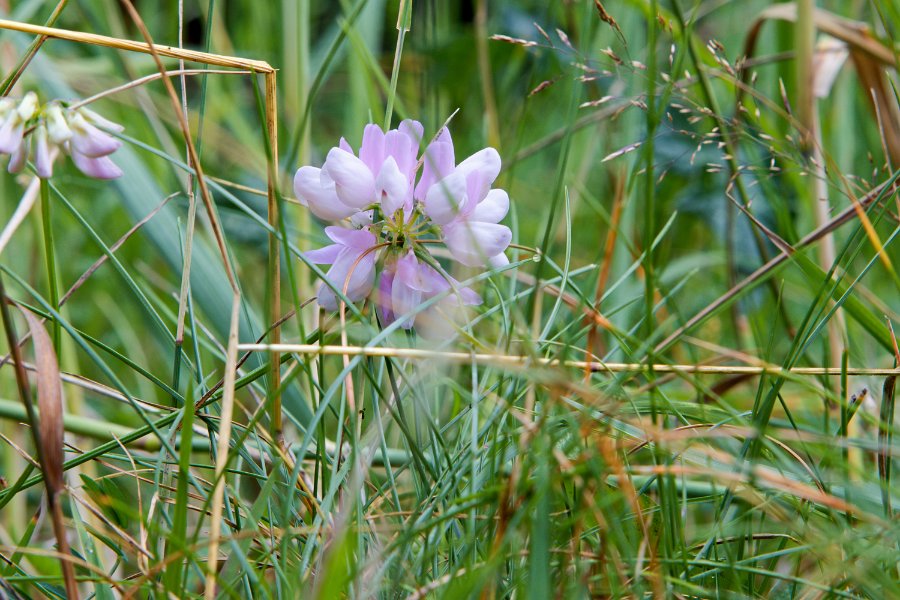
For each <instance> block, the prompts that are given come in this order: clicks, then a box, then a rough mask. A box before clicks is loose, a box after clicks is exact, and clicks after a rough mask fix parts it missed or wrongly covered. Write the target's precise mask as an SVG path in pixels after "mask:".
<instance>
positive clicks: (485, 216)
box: [294, 120, 512, 329]
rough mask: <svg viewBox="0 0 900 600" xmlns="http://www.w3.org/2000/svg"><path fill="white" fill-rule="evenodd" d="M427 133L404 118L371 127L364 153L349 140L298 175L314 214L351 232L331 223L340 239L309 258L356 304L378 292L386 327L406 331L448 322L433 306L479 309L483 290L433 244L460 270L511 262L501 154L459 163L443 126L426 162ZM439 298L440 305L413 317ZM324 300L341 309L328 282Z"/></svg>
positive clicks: (301, 195)
mask: <svg viewBox="0 0 900 600" xmlns="http://www.w3.org/2000/svg"><path fill="white" fill-rule="evenodd" d="M422 135H423V128H422V125H421V124H420V123H418V122H417V121H410V120H407V121H403V122H402V123H400V125H399V127H397V129H392V130H390V131H388V132H386V133H385V132H384V131H383V130H382V129H381V128H380V127H378V126H377V125H368V126H366V128H365V130H364V132H363V138H362V144H361V146H360V149H359V153H358V154H357V153H354V151H353V149H352V148H351V147H350V145H349V144H348V143H347V141H346V140H344V139H343V138H342V139H341V141H340V144H339V145H338V146H337V147H335V148H332V149H331V150H330V151H329V152H328V155H327V157H326V159H325V163H324V164H323V165H322V167H321V168H317V167H311V166H305V167H301V168H300V169H299V170H298V171H297V173H296V175H295V176H294V192H295V193H296V195H297V198H298V199H299V201H300V202H301V203H302V204H303V205H305V206H307V207H308V208H309V210H310V211H311V212H312V213H313V214H314V215H316V216H317V217H319V218H320V219H323V220H326V221H345V226H337V225H335V226H330V227H326V228H325V234H326V235H327V236H328V237H329V238H330V239H331V241H332V242H334V243H333V244H331V245H328V246H325V247H324V248H320V249H318V250H313V251H312V252H307V253H306V254H305V256H306V258H307V259H308V260H309V261H310V262H313V263H315V264H325V265H331V268H330V269H329V270H328V272H327V273H326V278H327V279H328V282H329V283H330V284H331V286H333V287H334V288H337V289H338V290H342V291H343V290H345V292H344V293H345V295H346V296H347V298H348V299H349V300H350V301H352V302H359V301H361V300H364V299H366V298H368V297H370V295H371V296H372V298H373V300H374V302H375V305H376V307H377V309H378V311H379V316H380V318H381V320H382V323H383V324H384V325H388V324H390V323H393V322H394V321H396V320H398V319H402V321H401V323H400V326H401V327H403V328H404V329H410V328H412V327H413V326H414V325H416V323H417V322H419V321H423V320H427V321H431V322H434V321H435V320H442V317H440V316H439V315H436V314H430V313H433V311H435V310H443V311H444V312H448V311H449V312H452V311H453V310H455V309H456V308H458V307H459V306H461V305H476V304H480V303H481V298H480V297H479V296H478V294H476V293H475V292H474V291H472V290H471V289H469V288H465V287H462V286H461V285H460V284H459V282H457V281H456V280H455V279H453V278H452V277H451V276H450V275H448V274H447V273H446V271H444V270H443V269H442V268H441V267H440V264H439V263H438V261H437V260H436V259H435V258H434V257H433V256H432V254H431V252H430V251H429V248H431V247H434V244H438V243H443V244H444V246H446V248H447V250H448V251H449V253H450V256H452V257H453V258H454V259H456V260H457V261H458V262H460V263H462V264H463V265H466V266H469V267H487V266H492V267H497V266H502V265H504V264H508V262H509V261H508V259H507V258H506V256H505V254H504V251H505V250H506V248H507V247H508V246H509V243H510V241H511V239H512V232H511V231H510V230H509V228H508V227H506V226H505V225H501V224H500V221H501V220H502V219H503V218H504V217H505V216H506V213H507V212H508V211H509V196H508V195H507V193H506V192H505V191H503V190H501V189H492V188H491V185H492V184H493V183H494V180H495V179H496V178H497V175H498V174H499V173H500V155H499V154H498V153H497V151H496V150H494V149H493V148H485V149H484V150H481V151H479V152H476V153H475V154H473V155H472V156H470V157H468V158H467V159H465V160H463V161H462V162H460V163H459V164H456V157H455V155H454V151H453V140H452V139H451V137H450V132H449V131H448V130H447V129H446V128H445V129H442V130H441V131H440V132H439V134H438V135H437V136H436V137H435V138H434V140H433V141H432V142H431V143H430V144H429V145H428V147H427V148H426V149H425V152H424V153H423V154H422V155H421V157H420V155H419V145H420V141H421V140H422ZM420 167H421V169H420ZM420 171H421V172H420ZM373 292H374V293H373ZM438 295H441V296H442V297H443V299H442V300H440V301H437V302H436V304H435V305H434V306H432V307H430V308H429V309H427V310H425V311H423V312H419V313H417V314H413V313H414V312H415V309H416V307H417V306H418V305H419V304H421V303H422V302H424V301H426V300H429V299H431V298H434V297H435V296H438ZM317 300H318V303H319V306H321V307H322V308H324V309H326V310H337V308H338V305H339V301H338V298H337V296H336V295H335V293H334V291H333V289H332V287H330V286H329V285H327V284H325V283H324V282H323V283H322V285H321V286H320V287H319V291H318V298H317Z"/></svg>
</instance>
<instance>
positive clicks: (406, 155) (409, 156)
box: [384, 129, 418, 178]
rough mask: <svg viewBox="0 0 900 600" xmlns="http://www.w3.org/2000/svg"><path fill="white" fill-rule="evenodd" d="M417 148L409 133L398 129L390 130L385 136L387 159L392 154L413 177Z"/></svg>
mask: <svg viewBox="0 0 900 600" xmlns="http://www.w3.org/2000/svg"><path fill="white" fill-rule="evenodd" d="M417 148H418V146H417V145H414V144H413V141H412V140H411V139H410V137H409V136H408V135H406V134H405V133H401V132H400V131H398V130H396V129H392V130H390V131H388V132H387V133H386V134H385V136H384V156H385V159H386V158H387V157H389V156H390V157H392V158H393V159H394V160H395V161H397V166H398V167H399V168H400V171H402V172H403V173H404V174H405V175H406V176H407V178H410V177H411V175H412V170H413V168H415V166H416V150H417Z"/></svg>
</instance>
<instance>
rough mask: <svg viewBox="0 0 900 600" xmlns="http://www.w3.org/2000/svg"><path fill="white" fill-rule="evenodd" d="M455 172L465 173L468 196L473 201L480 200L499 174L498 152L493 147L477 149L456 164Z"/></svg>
mask: <svg viewBox="0 0 900 600" xmlns="http://www.w3.org/2000/svg"><path fill="white" fill-rule="evenodd" d="M455 172H456V173H463V174H464V175H465V177H466V181H467V189H466V192H467V193H468V195H469V198H470V199H471V200H472V201H473V202H481V200H482V199H483V198H484V197H485V196H487V193H488V191H489V190H490V189H491V184H493V183H494V180H496V179H497V175H499V174H500V154H498V153H497V151H496V150H494V149H493V148H485V149H483V150H479V151H478V152H476V153H475V154H473V155H472V156H470V157H469V158H467V159H466V160H464V161H462V162H461V163H459V164H458V165H456V171H455Z"/></svg>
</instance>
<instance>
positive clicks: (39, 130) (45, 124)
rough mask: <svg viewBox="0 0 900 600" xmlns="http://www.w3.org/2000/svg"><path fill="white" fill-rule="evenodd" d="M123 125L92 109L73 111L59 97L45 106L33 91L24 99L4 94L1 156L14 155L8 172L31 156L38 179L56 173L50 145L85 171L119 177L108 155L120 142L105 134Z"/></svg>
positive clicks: (1, 100) (0, 112) (100, 176)
mask: <svg viewBox="0 0 900 600" xmlns="http://www.w3.org/2000/svg"><path fill="white" fill-rule="evenodd" d="M123 129H124V127H122V126H121V125H119V124H117V123H113V122H112V121H110V120H108V119H105V118H103V117H102V116H100V115H98V114H97V113H95V112H94V111H92V110H90V109H88V108H84V107H81V108H76V109H70V108H67V107H66V106H65V105H64V104H63V103H61V102H59V101H58V100H54V101H52V102H48V103H47V104H45V105H44V106H41V105H40V103H39V102H38V97H37V94H35V93H34V92H28V93H27V94H25V96H24V97H23V98H22V99H21V100H15V99H13V98H0V154H8V155H9V156H10V159H9V166H8V170H9V172H10V173H19V172H21V171H22V170H23V169H24V168H25V165H26V164H27V162H28V158H29V157H33V161H34V170H35V172H36V173H37V175H38V177H41V178H43V179H49V178H50V177H52V176H53V152H52V149H53V148H54V147H59V148H61V149H62V150H63V151H64V152H65V153H66V154H68V155H69V156H71V157H72V162H73V163H75V166H76V167H78V169H79V170H80V171H81V172H82V173H84V174H85V175H88V176H90V177H94V178H97V179H115V178H116V177H119V176H121V175H122V170H121V169H119V167H118V166H116V164H115V163H114V162H113V161H112V159H110V158H109V155H110V154H112V153H113V152H115V151H116V150H118V149H119V147H120V146H121V145H122V142H120V141H119V140H117V139H116V138H114V137H113V136H111V135H110V134H109V133H107V132H108V131H114V132H120V131H122V130H123Z"/></svg>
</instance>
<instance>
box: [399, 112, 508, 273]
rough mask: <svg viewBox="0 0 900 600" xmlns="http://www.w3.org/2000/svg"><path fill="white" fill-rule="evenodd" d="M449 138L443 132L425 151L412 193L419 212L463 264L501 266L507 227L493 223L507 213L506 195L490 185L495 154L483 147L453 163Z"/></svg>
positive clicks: (497, 169) (497, 163)
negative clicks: (437, 229) (420, 206)
mask: <svg viewBox="0 0 900 600" xmlns="http://www.w3.org/2000/svg"><path fill="white" fill-rule="evenodd" d="M453 161H454V158H453V142H452V140H451V139H450V134H449V132H446V130H445V131H443V132H441V134H440V135H439V136H438V138H437V139H436V140H435V141H434V142H432V143H431V144H430V145H429V147H428V150H426V152H425V160H424V165H423V172H422V179H421V180H420V181H419V185H418V186H417V187H416V195H417V196H418V197H419V198H420V200H421V201H422V202H423V206H424V210H425V214H426V215H428V217H429V218H431V220H432V221H434V222H435V223H437V224H438V225H440V226H441V228H442V231H443V234H444V243H445V244H446V246H447V249H448V250H449V251H450V254H452V255H453V258H455V259H456V260H458V261H459V262H461V263H462V264H464V265H467V266H470V267H479V266H485V265H492V266H501V265H503V264H507V263H508V262H509V261H508V259H507V258H506V255H504V254H503V252H504V250H506V248H507V247H509V243H510V242H511V241H512V232H511V231H510V229H509V228H508V227H506V226H505V225H500V224H499V222H500V221H501V220H502V219H503V218H504V217H505V216H506V213H507V212H509V196H508V195H507V193H506V192H505V191H503V190H500V189H495V190H492V189H491V184H493V183H494V180H495V179H496V178H497V175H498V174H499V173H500V155H499V154H498V153H497V151H496V150H494V149H493V148H485V149H483V150H480V151H478V152H476V153H475V154H473V155H472V156H470V157H469V158H467V159H465V160H464V161H462V162H461V163H459V164H458V165H456V166H455V167H453Z"/></svg>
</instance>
